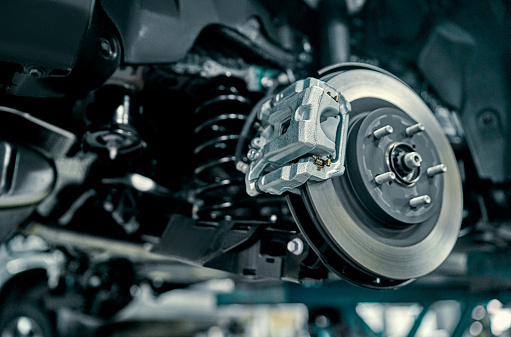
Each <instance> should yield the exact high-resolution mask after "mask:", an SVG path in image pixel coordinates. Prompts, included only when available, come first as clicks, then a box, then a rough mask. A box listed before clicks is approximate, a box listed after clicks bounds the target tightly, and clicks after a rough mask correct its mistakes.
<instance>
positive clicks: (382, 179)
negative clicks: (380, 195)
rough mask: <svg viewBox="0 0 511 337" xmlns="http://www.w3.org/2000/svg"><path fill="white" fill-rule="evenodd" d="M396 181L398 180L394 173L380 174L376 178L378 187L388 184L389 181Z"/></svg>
mask: <svg viewBox="0 0 511 337" xmlns="http://www.w3.org/2000/svg"><path fill="white" fill-rule="evenodd" d="M394 179H396V175H395V174H394V172H386V173H382V174H378V175H377V176H376V177H374V181H375V182H376V183H377V184H378V185H383V184H385V183H388V182H389V181H392V180H394Z"/></svg>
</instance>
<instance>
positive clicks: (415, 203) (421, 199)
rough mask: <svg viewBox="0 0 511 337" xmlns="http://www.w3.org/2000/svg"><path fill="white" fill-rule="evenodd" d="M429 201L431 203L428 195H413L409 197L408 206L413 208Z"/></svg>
mask: <svg viewBox="0 0 511 337" xmlns="http://www.w3.org/2000/svg"><path fill="white" fill-rule="evenodd" d="M429 203H431V198H430V197H429V195H422V196H420V197H415V198H412V199H410V206H411V207H414V208H415V207H419V206H424V205H427V204H429Z"/></svg>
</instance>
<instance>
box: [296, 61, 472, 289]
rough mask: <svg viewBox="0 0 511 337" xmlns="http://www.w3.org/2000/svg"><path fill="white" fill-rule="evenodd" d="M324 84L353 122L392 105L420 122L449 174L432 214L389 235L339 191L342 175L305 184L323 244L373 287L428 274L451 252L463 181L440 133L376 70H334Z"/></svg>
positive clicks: (423, 109) (407, 94)
mask: <svg viewBox="0 0 511 337" xmlns="http://www.w3.org/2000/svg"><path fill="white" fill-rule="evenodd" d="M324 80H325V81H326V82H327V83H328V84H329V85H331V86H333V87H334V88H336V89H337V90H338V91H340V92H341V93H342V94H343V96H344V97H345V98H346V100H347V101H348V102H349V103H351V105H352V118H353V117H354V116H356V115H357V114H359V113H363V112H367V111H373V110H375V109H377V108H381V107H384V106H386V107H389V106H390V107H393V108H397V109H399V110H402V111H404V112H405V113H406V114H407V115H409V116H410V117H411V118H413V119H414V120H415V121H417V122H419V123H421V124H422V125H423V126H424V127H425V129H426V130H427V133H428V135H429V138H430V139H431V142H432V146H433V147H434V148H435V149H436V151H437V153H438V156H439V160H440V162H441V163H443V164H444V165H446V166H447V167H448V168H449V170H448V171H447V172H445V174H444V175H443V176H444V178H445V179H444V184H443V191H442V201H441V205H439V209H438V210H437V211H435V213H436V215H434V216H432V217H431V218H429V219H428V220H427V221H425V220H422V221H424V223H420V224H419V225H417V226H414V227H412V228H408V229H406V230H405V229H404V230H401V231H400V230H395V229H392V228H390V227H389V229H390V232H391V233H392V235H389V234H388V233H387V234H385V233H386V232H385V230H384V231H383V232H381V231H379V229H378V228H379V227H382V225H383V227H388V225H386V224H385V223H382V222H380V221H377V220H371V218H368V217H366V216H364V214H362V213H363V212H360V208H357V207H352V205H353V204H354V203H356V202H357V201H354V200H353V197H354V196H353V195H344V196H342V195H340V193H341V194H342V193H346V191H344V190H343V188H342V187H344V186H345V184H344V185H343V182H342V180H343V179H344V180H346V175H345V176H343V177H341V178H340V179H332V180H327V181H322V182H308V183H307V184H306V185H305V193H306V198H307V199H308V200H309V201H310V206H311V208H312V210H313V212H314V214H315V216H316V222H317V225H318V226H320V227H321V230H322V231H323V235H324V236H325V238H326V240H327V242H330V243H331V244H333V245H334V247H333V249H334V251H335V252H336V253H337V254H339V255H340V256H343V257H344V258H345V259H347V260H348V261H349V263H350V264H353V265H354V266H355V267H356V268H357V269H360V270H362V272H365V273H367V274H368V275H373V276H372V277H373V278H374V283H375V286H377V283H378V282H381V280H380V278H386V279H389V280H406V279H414V278H417V277H420V276H424V275H426V274H428V273H430V272H431V271H433V270H434V269H436V268H437V267H438V266H439V265H440V264H441V263H442V262H443V261H444V260H445V259H446V257H447V256H448V255H449V253H450V252H451V250H452V248H453V246H454V244H455V242H456V239H457V235H458V231H459V226H460V224H461V211H462V191H461V182H460V177H459V173H458V169H457V164H456V160H455V157H454V154H453V152H452V149H451V147H450V145H449V143H448V141H447V139H446V137H445V135H444V134H443V131H442V129H441V128H440V126H439V124H438V122H437V121H436V120H435V118H434V116H433V114H432V113H431V112H430V110H429V109H428V108H427V106H426V105H425V104H424V103H423V101H422V100H421V99H420V98H419V97H418V96H417V95H416V94H415V93H414V92H413V91H412V90H411V89H409V88H408V87H407V86H405V85H404V84H403V83H402V82H400V81H399V80H397V79H396V78H394V77H393V76H389V75H388V74H386V73H384V72H381V71H379V70H378V69H374V68H373V69H371V68H367V67H361V66H358V65H347V66H345V67H344V68H343V67H340V68H338V69H337V72H335V71H333V72H332V71H330V73H327V74H326V76H325V77H324ZM423 179H426V178H423ZM354 188H356V187H355V186H354ZM340 191H341V192H340ZM418 209H423V208H418ZM357 210H358V212H357ZM372 219H374V218H372ZM364 223H365V224H364Z"/></svg>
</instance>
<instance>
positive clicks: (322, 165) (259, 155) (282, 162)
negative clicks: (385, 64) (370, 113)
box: [245, 78, 350, 196]
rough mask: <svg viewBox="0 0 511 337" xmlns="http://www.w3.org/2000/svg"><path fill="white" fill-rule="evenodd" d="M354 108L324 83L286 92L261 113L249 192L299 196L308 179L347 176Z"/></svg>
mask: <svg viewBox="0 0 511 337" xmlns="http://www.w3.org/2000/svg"><path fill="white" fill-rule="evenodd" d="M349 111H350V104H349V103H348V102H347V101H346V100H345V98H344V97H343V96H342V95H341V93H339V92H338V91H337V90H335V89H334V88H333V87H331V86H329V85H328V84H326V83H325V82H323V81H321V80H318V79H315V78H306V79H304V80H300V81H297V82H295V83H294V84H292V85H291V86H289V87H288V88H286V89H284V90H283V91H282V92H280V93H279V94H277V95H275V96H274V97H272V98H271V99H269V100H268V101H266V102H264V103H263V104H262V106H261V110H260V111H258V118H259V121H260V123H261V127H260V129H259V133H258V135H257V137H256V138H254V139H252V142H251V144H250V150H249V151H248V159H249V160H250V161H251V164H250V166H249V168H248V171H247V173H246V176H245V183H246V188H247V193H248V194H249V195H251V196H256V195H258V194H260V193H270V194H277V195H280V194H282V193H284V192H287V191H290V192H297V191H298V190H297V187H299V186H300V185H302V184H304V183H305V182H307V181H309V180H315V181H322V180H326V179H330V178H333V177H336V176H341V175H342V174H344V170H345V167H344V155H345V150H346V140H347V131H348V118H349Z"/></svg>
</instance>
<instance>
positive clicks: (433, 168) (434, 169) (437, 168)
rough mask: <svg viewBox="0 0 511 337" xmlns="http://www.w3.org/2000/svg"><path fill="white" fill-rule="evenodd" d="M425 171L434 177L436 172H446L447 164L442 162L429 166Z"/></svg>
mask: <svg viewBox="0 0 511 337" xmlns="http://www.w3.org/2000/svg"><path fill="white" fill-rule="evenodd" d="M426 172H427V173H428V176H430V177H434V176H436V175H437V174H440V173H445V172H447V166H445V165H444V164H440V165H435V166H431V167H430V168H428V169H427V171H426Z"/></svg>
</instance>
